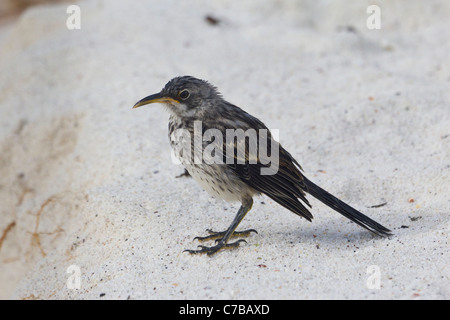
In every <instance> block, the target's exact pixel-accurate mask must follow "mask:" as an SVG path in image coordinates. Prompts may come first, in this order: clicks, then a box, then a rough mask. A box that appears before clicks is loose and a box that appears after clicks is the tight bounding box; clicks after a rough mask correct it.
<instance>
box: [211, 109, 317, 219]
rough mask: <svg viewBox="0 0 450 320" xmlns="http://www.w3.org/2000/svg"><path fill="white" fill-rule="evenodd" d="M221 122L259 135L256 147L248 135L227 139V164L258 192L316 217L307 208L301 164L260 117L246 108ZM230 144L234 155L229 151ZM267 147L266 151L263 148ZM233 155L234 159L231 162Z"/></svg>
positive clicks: (305, 214)
mask: <svg viewBox="0 0 450 320" xmlns="http://www.w3.org/2000/svg"><path fill="white" fill-rule="evenodd" d="M236 108H237V107H236ZM216 121H217V120H216ZM220 122H221V124H220V126H221V127H222V128H229V129H234V130H235V129H242V130H243V131H247V130H248V129H254V130H255V132H256V136H257V138H258V139H257V140H258V144H257V147H256V150H255V145H253V146H252V143H251V142H250V141H249V139H248V137H246V138H245V139H233V141H228V139H226V140H225V143H224V147H223V159H224V162H225V163H226V165H227V167H228V168H229V169H230V170H232V171H233V172H234V173H235V174H236V175H237V176H238V177H239V178H240V179H241V180H242V181H244V182H245V183H247V184H248V185H249V186H250V187H252V188H253V189H255V190H256V191H258V192H261V193H263V194H265V195H267V196H268V197H270V198H271V199H273V200H274V201H275V202H277V203H279V204H280V205H282V206H283V207H285V208H287V209H289V210H290V211H292V212H294V213H296V214H298V215H300V216H302V217H304V218H306V219H307V220H309V221H311V219H312V218H313V216H312V214H311V213H310V212H309V211H308V209H307V208H306V207H305V204H306V205H307V206H309V207H311V205H310V204H309V202H308V200H307V199H306V198H305V192H304V188H305V184H304V181H303V180H304V178H303V175H302V173H301V172H300V170H301V167H300V165H299V164H298V163H297V161H296V160H295V159H294V158H293V157H292V156H291V155H290V153H289V152H287V151H286V150H285V149H284V148H283V147H282V146H281V145H280V144H279V143H278V142H277V141H276V140H274V139H273V137H272V134H271V133H270V131H269V129H268V128H267V127H266V126H265V125H264V124H263V123H262V122H261V121H260V120H258V119H257V118H255V117H253V116H251V115H249V114H247V113H245V112H244V111H241V112H239V113H237V114H233V117H231V116H229V117H223V118H221V121H220ZM261 129H262V131H261ZM244 146H245V149H243V147H244ZM227 147H228V151H230V150H232V152H233V154H230V152H227V150H226V149H227ZM264 148H265V149H266V150H262V149H264ZM242 150H245V153H243V151H242ZM262 151H264V152H262ZM230 158H231V159H232V160H233V161H230ZM299 199H300V200H301V201H302V202H303V203H302V202H300V201H299Z"/></svg>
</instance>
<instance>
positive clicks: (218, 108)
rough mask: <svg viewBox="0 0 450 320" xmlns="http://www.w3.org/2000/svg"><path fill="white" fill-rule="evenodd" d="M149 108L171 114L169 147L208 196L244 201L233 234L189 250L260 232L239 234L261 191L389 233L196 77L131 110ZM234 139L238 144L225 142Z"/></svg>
mask: <svg viewBox="0 0 450 320" xmlns="http://www.w3.org/2000/svg"><path fill="white" fill-rule="evenodd" d="M149 103H162V104H163V105H164V106H165V107H166V109H167V110H168V111H169V113H170V119H169V138H170V143H171V146H172V148H173V150H174V153H175V155H176V156H177V158H179V159H180V161H181V162H182V163H183V165H184V166H185V168H186V169H187V171H188V172H189V174H190V175H191V176H192V177H193V178H194V179H195V180H196V181H197V182H198V183H199V184H200V185H201V186H202V187H203V188H204V189H205V190H206V191H208V193H210V194H212V195H214V196H216V197H219V198H221V199H224V200H226V201H239V202H240V203H241V206H240V208H239V211H238V212H237V214H236V216H235V218H234V220H233V222H232V223H231V225H230V226H229V228H228V229H227V230H225V231H223V232H214V231H211V230H207V231H208V232H209V235H208V236H205V237H197V238H195V239H198V240H200V241H205V240H213V239H215V240H216V244H215V245H214V246H211V247H207V246H199V249H197V250H185V251H187V252H189V253H193V254H196V253H207V254H208V255H212V254H214V253H216V252H217V251H219V250H220V249H222V248H233V247H238V246H239V243H240V242H242V241H245V240H243V239H240V240H238V241H235V242H233V243H228V241H229V240H230V238H232V237H244V236H248V235H249V234H250V233H251V232H256V231H255V230H253V229H250V230H246V231H242V232H237V231H235V230H236V228H237V226H238V225H239V223H240V222H241V221H242V219H243V218H244V217H245V215H246V214H247V212H248V211H250V209H251V207H252V204H253V196H255V195H260V194H265V195H266V196H268V197H269V198H271V199H273V200H274V201H275V202H277V203H279V204H280V205H282V206H283V207H285V208H287V209H289V210H290V211H292V212H294V213H295V214H297V215H299V216H301V217H304V218H306V220H308V221H311V219H312V218H313V216H312V215H311V213H310V212H309V210H308V208H307V207H306V206H308V207H310V208H311V205H310V204H309V202H308V200H307V199H306V197H305V195H306V193H309V194H310V195H312V196H313V197H315V198H317V199H318V200H320V201H321V202H323V203H324V204H326V205H327V206H329V207H330V208H332V209H334V210H336V211H337V212H339V213H340V214H342V215H343V216H345V217H346V218H348V219H350V220H351V221H353V222H355V223H356V224H358V225H360V226H361V227H363V228H366V229H367V230H369V231H371V232H373V233H376V234H378V235H389V234H390V230H389V229H387V228H386V227H383V226H382V225H380V224H379V223H377V222H375V221H374V220H372V219H370V218H369V217H367V216H365V215H364V214H362V213H361V212H359V211H357V210H356V209H354V208H352V207H350V206H349V205H348V204H346V203H344V202H342V201H341V200H339V199H337V198H336V197H335V196H333V195H331V194H330V193H328V192H327V191H325V190H323V189H322V188H320V187H319V186H317V185H315V184H314V183H313V182H311V181H310V180H308V179H307V178H306V177H305V176H304V175H303V174H302V172H301V171H302V168H301V166H300V165H299V163H298V162H297V161H296V160H295V159H294V158H293V157H292V155H291V154H290V153H289V152H288V151H286V150H285V149H284V148H283V147H282V146H281V145H280V144H279V143H278V142H277V141H275V139H274V138H273V137H272V134H271V132H270V131H269V129H267V127H266V126H265V125H264V124H263V123H262V122H261V121H260V120H258V119H257V118H255V117H254V116H252V115H250V114H248V113H247V112H245V111H244V110H242V109H241V108H239V107H237V106H235V105H233V104H231V103H229V102H227V101H225V100H224V99H223V98H222V96H221V94H220V93H219V92H218V90H217V88H216V87H214V86H213V85H211V84H210V83H208V82H207V81H204V80H200V79H196V78H194V77H191V76H183V77H176V78H174V79H172V80H170V81H169V82H168V83H167V84H166V85H165V87H164V88H163V89H162V90H161V92H159V93H156V94H153V95H150V96H148V97H146V98H144V99H142V100H140V101H139V102H137V103H136V104H135V105H134V107H133V108H137V107H140V106H143V105H146V104H149ZM230 131H231V132H232V133H233V132H234V135H230V134H229V132H230ZM236 132H239V133H242V132H244V135H242V134H240V135H239V134H236ZM229 137H232V139H225V138H229ZM255 139H256V141H253V140H255ZM229 140H231V141H229ZM263 149H269V150H263ZM262 151H265V152H262ZM269 154H270V156H269Z"/></svg>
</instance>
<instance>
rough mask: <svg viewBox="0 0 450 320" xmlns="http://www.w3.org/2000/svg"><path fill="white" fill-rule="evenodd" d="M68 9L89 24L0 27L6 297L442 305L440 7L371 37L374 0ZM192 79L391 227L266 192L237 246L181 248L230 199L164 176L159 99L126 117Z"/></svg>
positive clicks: (445, 286)
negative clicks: (297, 209)
mask: <svg viewBox="0 0 450 320" xmlns="http://www.w3.org/2000/svg"><path fill="white" fill-rule="evenodd" d="M77 4H79V6H80V8H81V14H82V15H81V30H68V29H67V28H66V19H67V17H68V15H67V14H66V7H67V4H64V5H56V6H55V5H52V6H44V7H36V8H33V9H31V10H29V11H27V12H25V13H24V14H23V15H22V16H21V17H20V19H19V20H18V21H17V22H16V23H15V24H14V25H13V26H11V27H8V28H7V29H4V30H6V31H3V32H2V33H1V34H0V69H1V73H0V203H1V207H0V210H1V212H0V237H1V236H2V235H3V236H4V237H3V241H2V247H1V249H0V283H1V285H0V297H1V298H13V299H23V298H28V299H73V298H75V299H87V298H88V299H105V298H109V299H127V298H131V299H143V298H146V299H206V298H208V299H209V298H213V299H216V298H218V299H317V298H332V299H334V298H352V299H361V298H362V299H376V298H383V299H449V298H450V285H449V283H450V281H449V275H450V271H449V265H450V264H449V254H448V251H449V250H448V243H449V194H450V192H449V191H450V190H449V182H450V174H449V171H450V170H449V168H450V152H449V151H450V56H449V54H448V53H449V52H450V42H449V41H448V39H450V20H448V16H449V15H450V3H449V2H448V1H445V0H443V1H428V2H427V3H425V2H423V3H422V2H420V3H419V2H414V3H413V4H408V5H406V2H398V1H397V2H395V3H394V4H392V3H391V1H379V6H380V8H381V19H382V20H381V30H369V29H368V28H367V27H366V19H367V18H368V16H369V15H368V14H367V13H366V8H367V6H368V5H369V4H371V2H370V1H352V2H348V1H344V0H342V1H331V0H330V1H286V2H282V3H280V1H269V0H267V1H260V0H258V1H246V2H245V4H238V1H236V2H235V3H233V4H231V3H227V4H224V3H223V1H207V0H202V1H195V2H189V1H147V2H146V1H139V2H137V1H136V2H134V1H133V2H124V1H119V0H116V1H111V0H108V1H85V2H77ZM208 14H211V15H213V16H214V17H216V18H218V19H220V20H221V23H220V24H219V25H216V26H213V25H209V24H208V23H207V22H206V21H205V16H206V15H208ZM184 74H189V75H193V76H196V77H199V78H204V79H207V80H209V81H210V82H212V83H213V84H215V85H217V86H218V87H219V89H220V90H221V92H222V93H223V95H224V96H225V98H226V99H227V100H229V101H230V102H233V103H235V104H237V105H239V106H241V107H243V108H244V109H246V110H247V111H249V112H250V113H252V114H254V115H256V116H258V117H259V118H260V119H261V120H262V121H264V122H265V123H266V124H267V125H268V126H269V127H270V128H273V129H280V141H281V143H282V144H283V145H284V147H285V148H286V149H287V150H289V151H290V152H291V153H292V154H293V155H294V157H296V159H297V160H298V161H299V162H300V163H301V164H302V166H303V168H304V170H305V174H306V175H307V176H308V177H310V178H311V179H312V180H313V181H315V182H317V183H318V184H319V185H321V186H322V187H324V188H325V189H327V190H329V191H330V192H332V193H333V194H335V195H336V196H338V197H339V198H341V199H343V200H344V201H346V202H348V203H349V204H351V205H353V206H355V207H356V208H358V209H360V210H361V211H363V212H364V213H365V214H367V215H369V216H370V217H372V218H374V219H375V220H377V221H379V222H380V223H382V224H383V225H385V226H387V227H388V228H391V229H392V230H393V232H394V236H392V237H390V238H379V237H376V236H373V235H372V234H370V233H369V232H367V231H366V230H364V229H362V228H360V227H358V226H357V225H355V224H354V223H351V222H349V221H348V220H346V219H345V218H344V217H342V216H340V215H339V214H337V213H335V212H333V211H332V210H331V209H329V208H328V207H326V206H324V205H322V204H321V203H319V202H318V201H315V200H314V199H312V200H311V202H312V204H313V211H312V212H313V215H314V217H315V219H314V221H313V223H308V222H307V221H305V220H304V219H300V218H299V217H297V216H296V215H294V214H292V213H291V212H289V211H288V210H286V209H284V208H282V207H280V206H279V205H276V204H275V203H274V202H273V201H271V200H270V199H268V198H267V197H261V198H258V199H255V205H254V207H253V210H252V211H251V212H250V213H249V214H248V215H247V217H246V218H245V220H244V221H243V222H242V224H241V226H240V228H241V229H245V228H255V229H257V230H258V232H259V233H258V234H257V235H253V236H252V237H250V238H249V239H248V244H247V245H243V246H242V247H241V248H240V249H238V250H234V251H227V252H221V253H219V254H217V255H215V256H214V257H212V258H209V257H206V256H191V255H189V254H186V253H183V252H182V251H183V250H184V249H186V248H195V247H196V246H197V244H198V243H197V242H196V241H193V240H192V239H193V238H194V237H195V236H199V235H204V234H205V229H206V228H213V229H225V228H226V227H228V225H229V223H230V222H231V220H232V219H233V217H234V214H235V212H236V210H237V208H238V206H237V205H236V204H234V205H232V204H227V203H225V202H222V201H216V200H215V199H213V198H211V197H210V196H209V195H208V194H206V192H205V191H203V190H201V189H200V187H199V186H198V185H196V184H195V182H194V181H193V180H192V179H186V178H184V179H175V176H176V175H178V174H180V173H181V172H182V171H183V169H182V168H181V167H179V166H175V165H174V164H173V163H172V162H171V161H170V147H169V143H168V139H167V119H168V115H167V114H166V112H165V111H164V109H163V108H162V107H161V106H157V105H154V106H148V107H142V108H140V109H136V110H132V109H131V107H132V105H133V104H134V103H135V102H136V101H137V100H139V99H140V98H143V97H144V96H146V95H148V94H150V93H154V92H156V91H159V89H161V88H162V87H163V86H164V84H165V83H166V82H167V81H168V80H169V79H170V78H172V77H174V76H177V75H184ZM320 171H322V172H320ZM410 199H413V200H410ZM412 201H413V202H412ZM384 202H386V203H387V204H386V205H385V206H383V207H380V208H370V207H371V206H373V205H378V204H381V203H384ZM402 226H403V227H402ZM406 227H407V228H406ZM71 265H75V266H76V267H78V268H79V271H80V278H79V279H80V280H81V282H80V288H79V289H71V288H70V283H72V282H70V281H69V287H68V285H67V280H68V279H69V280H73V279H74V277H75V276H76V274H73V275H72V277H71V274H70V273H67V272H66V271H67V269H68V268H69V266H71ZM373 265H375V266H376V268H378V269H374V270H378V271H379V273H378V275H379V280H380V288H379V289H376V288H372V289H371V288H369V287H368V286H367V281H368V279H369V280H370V279H374V277H375V278H376V277H377V273H375V274H374V273H371V272H369V273H367V270H368V267H369V266H373ZM370 270H371V269H370V268H369V271H370ZM369 283H371V282H370V281H369Z"/></svg>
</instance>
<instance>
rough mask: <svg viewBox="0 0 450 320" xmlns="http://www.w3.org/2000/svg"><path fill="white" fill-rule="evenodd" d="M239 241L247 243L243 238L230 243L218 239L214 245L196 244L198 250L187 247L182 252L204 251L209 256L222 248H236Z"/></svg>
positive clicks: (198, 252) (195, 252)
mask: <svg viewBox="0 0 450 320" xmlns="http://www.w3.org/2000/svg"><path fill="white" fill-rule="evenodd" d="M241 242H245V243H247V241H245V240H244V239H239V240H238V241H236V242H232V243H225V242H222V241H219V243H218V244H216V245H215V246H212V247H207V246H202V245H200V246H198V247H199V248H200V249H198V250H188V249H186V250H184V251H183V252H189V253H190V254H203V253H206V254H207V255H208V256H211V255H213V254H214V253H216V252H217V251H219V250H222V249H233V248H237V247H239V243H241Z"/></svg>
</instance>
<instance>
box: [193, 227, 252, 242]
mask: <svg viewBox="0 0 450 320" xmlns="http://www.w3.org/2000/svg"><path fill="white" fill-rule="evenodd" d="M206 232H208V233H209V236H206V237H195V238H194V240H198V241H200V242H203V241H208V240H216V242H219V241H220V240H221V239H222V238H223V237H224V236H225V234H226V232H227V231H219V232H217V231H212V230H211V229H207V230H206ZM252 232H254V233H258V231H256V230H255V229H248V230H244V231H235V232H233V234H232V235H231V237H230V238H241V237H248V236H250V233H252Z"/></svg>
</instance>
